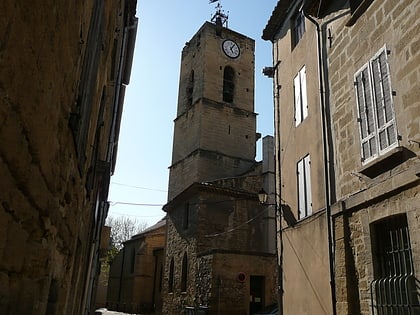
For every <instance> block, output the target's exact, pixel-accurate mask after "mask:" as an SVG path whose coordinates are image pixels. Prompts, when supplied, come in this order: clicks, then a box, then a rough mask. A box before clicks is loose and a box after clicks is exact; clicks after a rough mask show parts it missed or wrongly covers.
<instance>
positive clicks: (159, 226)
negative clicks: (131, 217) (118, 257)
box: [130, 217, 166, 240]
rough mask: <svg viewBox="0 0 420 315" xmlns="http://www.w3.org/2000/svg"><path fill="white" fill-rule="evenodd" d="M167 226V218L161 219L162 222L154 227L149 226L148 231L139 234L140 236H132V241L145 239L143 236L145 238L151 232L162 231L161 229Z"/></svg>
mask: <svg viewBox="0 0 420 315" xmlns="http://www.w3.org/2000/svg"><path fill="white" fill-rule="evenodd" d="M165 225H166V217H164V218H163V219H161V220H160V221H159V222H157V223H156V224H154V225H152V226H149V227H148V228H147V229H145V230H143V231H141V232H140V233H138V234H136V235H134V236H132V237H131V239H130V240H132V239H136V238H140V237H143V236H145V235H146V234H148V233H150V232H153V231H156V230H158V229H160V228H161V227H163V226H165Z"/></svg>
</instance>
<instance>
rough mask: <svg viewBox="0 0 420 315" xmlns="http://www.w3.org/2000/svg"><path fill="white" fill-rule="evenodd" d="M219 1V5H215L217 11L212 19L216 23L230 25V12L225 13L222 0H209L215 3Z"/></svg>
mask: <svg viewBox="0 0 420 315" xmlns="http://www.w3.org/2000/svg"><path fill="white" fill-rule="evenodd" d="M215 2H217V5H216V6H215V9H216V13H215V14H214V15H213V16H212V18H211V21H212V22H214V23H216V25H220V26H225V27H226V28H227V27H228V14H229V12H228V13H225V12H224V11H223V10H222V5H221V0H209V3H215Z"/></svg>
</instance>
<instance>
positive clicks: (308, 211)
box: [303, 155, 312, 215]
mask: <svg viewBox="0 0 420 315" xmlns="http://www.w3.org/2000/svg"><path fill="white" fill-rule="evenodd" d="M303 163H304V170H305V190H306V215H311V214H312V190H311V158H310V156H309V155H307V156H306V157H305V158H304V159H303Z"/></svg>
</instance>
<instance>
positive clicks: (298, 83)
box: [293, 66, 308, 126]
mask: <svg viewBox="0 0 420 315" xmlns="http://www.w3.org/2000/svg"><path fill="white" fill-rule="evenodd" d="M293 88H294V93H295V125H296V126H298V125H299V124H300V123H301V122H302V121H303V120H304V119H305V118H306V117H308V101H307V95H306V67H305V66H303V67H302V69H300V70H299V72H298V74H297V75H296V76H295V78H294V80H293Z"/></svg>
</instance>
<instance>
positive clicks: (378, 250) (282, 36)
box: [263, 0, 420, 314]
mask: <svg viewBox="0 0 420 315" xmlns="http://www.w3.org/2000/svg"><path fill="white" fill-rule="evenodd" d="M301 4H303V3H301ZM301 4H299V3H295V2H293V1H287V0H285V1H279V3H278V5H277V6H276V8H275V10H274V12H273V15H272V17H271V18H270V20H269V23H268V24H267V26H266V28H265V30H264V33H263V37H264V38H265V39H267V40H272V41H273V49H274V56H275V59H274V64H275V65H276V63H277V62H278V61H280V60H281V63H280V64H278V68H276V69H275V70H276V72H275V75H274V79H275V86H277V87H278V88H279V89H278V92H279V93H280V95H281V96H280V99H277V100H276V106H277V109H278V111H276V115H277V116H276V121H277V123H278V126H280V127H281V129H280V135H279V137H278V138H277V139H279V140H278V141H277V145H278V148H279V152H281V153H280V156H281V161H282V162H283V165H279V170H280V173H279V174H277V175H278V176H279V175H280V174H281V177H280V176H279V177H278V179H279V183H280V185H279V187H278V189H277V191H278V192H281V198H282V199H283V200H284V202H285V203H287V204H290V205H292V206H291V210H292V212H293V211H296V210H295V209H296V208H295V207H296V206H295V205H294V203H293V202H294V201H293V191H294V194H295V195H296V194H298V192H297V191H296V188H293V187H292V188H287V186H288V185H289V183H290V181H292V183H293V180H295V181H296V179H293V177H296V175H294V174H292V173H291V172H290V171H288V170H287V169H288V168H293V164H294V163H296V162H293V159H292V160H291V161H289V162H287V156H286V157H283V156H284V155H287V154H294V153H295V152H296V151H298V150H299V148H302V147H307V144H308V143H307V142H308V141H310V140H309V139H310V138H309V137H308V138H307V139H303V138H298V137H299V134H298V131H297V130H293V129H294V128H293V127H291V128H290V129H291V130H289V128H288V127H287V126H288V124H290V121H291V120H293V116H292V114H293V111H294V109H293V108H290V107H289V106H288V105H290V104H293V98H294V95H293V94H292V93H293V86H292V84H291V82H292V81H291V80H293V75H294V73H296V70H295V72H293V71H290V68H291V67H293V64H294V63H295V62H298V61H299V60H301V61H302V62H303V63H305V64H307V77H306V82H307V92H308V95H307V98H308V103H309V102H310V100H311V97H312V96H313V94H312V95H311V93H312V92H310V91H311V90H312V91H314V90H313V87H311V86H312V84H313V82H315V81H316V82H320V83H321V84H322V85H320V87H319V89H320V91H321V94H319V95H318V96H317V98H318V99H317V102H319V103H320V104H321V109H322V110H321V111H320V112H319V114H320V115H321V114H322V115H323V116H322V115H321V117H319V119H318V121H319V123H318V124H321V123H322V122H325V127H324V128H325V129H324V135H323V138H321V135H320V134H315V135H316V136H318V137H320V139H322V142H321V144H322V143H325V144H326V151H325V152H324V157H322V156H321V158H322V159H321V160H320V161H321V162H322V163H320V164H318V165H315V164H314V165H311V172H312V171H313V172H312V173H311V175H312V174H314V173H315V174H320V173H322V172H324V173H325V174H326V175H327V176H326V177H324V179H325V178H327V180H328V181H327V183H328V185H326V186H325V187H326V189H327V190H326V191H327V193H328V197H329V201H330V203H329V204H327V211H326V214H327V215H329V214H331V216H330V217H329V218H328V220H327V218H325V215H322V216H323V217H324V218H323V219H322V221H323V222H324V223H326V222H329V223H331V226H332V228H333V232H334V233H333V234H332V239H331V240H332V244H331V245H332V246H333V249H334V251H333V252H331V251H330V252H329V254H330V261H332V262H333V265H331V264H329V266H328V265H315V266H312V268H311V267H310V266H307V267H305V268H303V269H304V270H305V271H306V273H305V275H306V278H307V279H300V278H299V277H296V276H295V273H293V271H292V270H291V269H290V268H292V267H288V265H291V266H293V264H294V263H293V261H290V257H292V258H293V257H294V258H296V259H297V260H298V261H299V262H300V265H301V266H302V267H304V263H305V262H306V261H307V255H308V251H307V250H303V249H302V251H300V249H301V248H302V246H303V245H304V244H305V242H306V239H307V237H308V235H309V234H308V233H307V231H308V230H310V229H313V231H325V232H324V235H326V231H327V225H325V224H319V223H321V221H319V220H318V219H317V218H316V214H314V215H312V216H311V217H310V218H308V219H306V220H305V221H306V222H302V224H300V223H299V222H298V223H297V224H296V225H295V226H294V227H293V226H292V227H290V224H288V222H285V223H286V224H287V228H286V229H284V230H283V231H284V233H283V238H284V239H286V242H285V243H284V244H285V245H284V265H285V268H284V277H283V281H284V284H285V287H284V289H285V293H284V304H285V305H284V310H285V314H288V313H291V314H292V313H293V314H324V313H326V314H327V313H330V312H331V311H329V310H328V309H332V310H334V309H335V312H336V314H385V313H387V312H388V313H389V312H395V311H396V310H398V311H400V312H403V310H404V312H406V313H407V314H408V313H409V312H410V313H409V314H417V313H418V312H419V309H420V306H419V300H420V292H419V286H418V283H419V280H418V279H419V272H420V269H419V264H420V259H419V257H420V256H419V243H420V233H419V231H420V230H419V228H418V227H419V217H420V214H419V211H420V206H419V205H420V197H419V196H420V194H419V192H420V186H419V185H420V161H419V152H420V129H419V128H420V127H419V126H420V94H419V93H420V84H419V75H420V66H419V65H420V62H419V61H420V52H419V49H418V43H419V36H418V34H419V30H420V29H419V27H420V26H419V20H418V13H419V10H420V6H419V3H418V2H417V1H409V0H406V1H399V2H397V1H392V0H385V1H369V0H367V1H353V2H352V1H350V2H348V1H322V2H321V1H316V0H314V1H305V3H304V5H303V12H304V14H305V16H304V18H305V22H306V24H305V30H304V32H303V36H302V38H301V40H300V42H299V43H297V45H296V46H294V47H291V44H290V43H293V35H292V34H293V27H292V26H293V25H295V24H294V23H295V22H296V20H297V16H298V15H294V14H293V12H298V10H299V8H301V6H300V5H301ZM296 10H297V11H296ZM288 22H290V23H288ZM316 24H317V25H316ZM316 26H318V27H319V28H318V29H316V28H315V27H316ZM295 35H296V34H295ZM318 36H319V37H318ZM318 40H319V43H320V46H318V45H317V41H318ZM310 44H312V46H311V47H312V49H311V51H312V52H315V51H316V52H317V56H310V55H307V56H305V52H307V51H308V49H307V48H306V49H305V50H304V52H300V49H299V45H305V47H306V45H310ZM314 55H315V54H314ZM314 57H320V59H319V60H317V59H318V58H314ZM289 59H290V60H289ZM318 62H319V67H318V69H322V76H319V74H317V73H314V74H315V76H311V77H309V75H310V69H311V68H313V67H314V66H316V63H318ZM311 65H312V66H311ZM276 67H277V66H276ZM379 78H380V79H379ZM309 80H310V81H313V82H312V83H309V82H308V81H309ZM370 82H371V83H370ZM388 86H390V89H389V88H388ZM285 88H286V89H287V91H283V90H284V89H285ZM362 89H364V90H362ZM363 93H364V94H363ZM287 95H288V96H287ZM361 95H363V97H362V96H361ZM370 98H372V99H373V101H372V104H376V103H373V102H377V104H379V105H378V106H377V107H374V106H373V105H372V107H369V106H370V105H369V104H370V103H369V102H370ZM315 99H316V98H315ZM363 102H364V103H363ZM280 104H281V105H280ZM358 104H362V105H363V106H359V107H358ZM308 106H310V104H309V105H308ZM375 106H376V105H375ZM366 109H367V110H366ZM383 113H384V114H383ZM310 115H311V108H310V107H309V115H308V118H309V116H310ZM369 115H372V117H374V119H372V120H371V121H370V124H369V125H368V128H367V129H365V125H364V123H365V122H366V121H367V120H368V119H370V116H369ZM382 117H386V119H387V120H386V127H384V128H383V129H381V128H382V125H381V126H379V125H380V124H383V123H382V120H383V119H382ZM304 123H305V122H303V123H302V124H301V125H300V126H297V127H296V128H297V129H298V128H303V127H304V125H303V124H304ZM308 123H309V122H308ZM319 127H320V126H319ZM313 130H314V131H316V130H322V129H316V128H315V129H313ZM365 130H367V132H369V137H371V138H369V139H370V140H368V141H370V142H366V141H367V140H366V139H367V138H366V137H367V136H365ZM373 130H377V131H375V132H376V134H375V133H373V132H372V131H373ZM384 130H385V131H384ZM393 130H395V133H392V132H393ZM385 132H386V134H387V137H386V138H385V137H383V135H384V134H385ZM282 133H283V136H282ZM290 134H291V135H292V137H291V139H290V141H289V138H290V136H289V135H290ZM394 134H395V137H394ZM276 136H278V134H277V135H276ZM284 137H286V139H285V138H284ZM376 139H380V141H378V142H377V143H378V145H377V147H376V148H377V149H376V150H375V149H374V148H375V147H374V146H375V143H376V142H375V143H374V142H373V141H376ZM286 146H288V148H289V149H287V148H286ZM290 147H293V150H292V153H290V152H289V153H287V152H286V153H285V151H287V150H288V151H290ZM296 148H297V149H296ZM309 148H310V147H309ZM372 148H373V149H372ZM286 149H287V150H286ZM369 150H371V151H369ZM276 152H277V150H276ZM318 153H321V151H319V152H318ZM311 162H312V155H311ZM283 170H285V172H284V171H283ZM315 176H318V178H321V177H320V175H315ZM312 182H313V181H312ZM315 182H316V183H320V182H322V181H320V180H316V181H315ZM323 182H324V183H325V181H323ZM292 186H293V185H292ZM314 186H316V185H313V186H312V189H316V188H315V187H314ZM295 187H296V186H295ZM290 196H291V197H292V198H290ZM290 199H292V200H290ZM295 200H296V198H295ZM325 200H327V199H325ZM321 205H322V203H321ZM324 206H325V204H324ZM328 206H330V211H328ZM315 208H316V207H315ZM283 211H284V208H283ZM286 214H287V213H286V212H283V215H284V216H285V217H286ZM318 215H320V216H319V218H321V214H318ZM286 221H287V220H286ZM293 229H295V231H294V232H293ZM297 229H300V231H298V230H297ZM305 231H306V232H305ZM292 233H293V234H294V235H293V234H292ZM395 233H397V234H398V236H396V235H397V234H395ZM310 234H311V233H310ZM313 235H314V236H315V235H317V233H315V234H313ZM291 236H292V237H293V238H291ZM291 239H292V240H293V241H294V244H293V246H291V248H288V244H287V242H289V241H290V240H291ZM316 239H318V240H319V241H315V242H312V246H311V247H312V250H313V252H314V253H323V252H324V253H325V254H327V252H326V251H325V249H326V248H328V247H327V246H329V245H328V243H329V242H328V240H327V239H326V238H324V237H321V238H316V237H315V238H313V239H311V241H313V240H316ZM298 244H300V245H298ZM390 248H391V249H392V250H391V249H390ZM332 253H334V255H331V254H332ZM396 253H398V254H396ZM401 257H404V259H401ZM391 258H393V259H394V260H393V261H391V260H390V259H391ZM382 262H389V263H382ZM295 263H296V262H295ZM331 266H333V267H334V268H333V269H332V270H331V269H330V272H328V270H327V269H328V268H331ZM390 266H391V267H390ZM293 268H294V267H293ZM314 268H316V269H318V271H319V273H320V274H321V273H325V277H324V279H326V277H331V280H332V290H331V291H330V292H331V295H330V296H329V297H328V299H326V300H325V302H326V303H327V304H325V305H326V306H327V308H326V309H324V311H322V310H319V311H316V309H315V308H314V305H320V304H321V303H320V301H321V300H322V297H321V298H320V292H324V291H322V290H320V288H317V287H315V286H313V288H315V293H316V296H313V297H309V300H308V301H306V303H304V304H305V305H311V307H310V308H305V307H304V306H302V305H301V304H297V303H294V302H296V301H294V300H293V296H296V294H297V292H302V291H304V290H303V288H304V283H306V282H308V281H309V282H311V283H318V282H317V281H318V280H317V279H319V277H318V276H317V275H316V274H313V273H311V272H310V271H311V270H314ZM389 268H391V270H393V271H391V272H390V271H389V270H388V269H389ZM392 268H393V269H392ZM316 269H315V270H316ZM291 276H293V280H294V281H295V283H294V284H293V285H292V286H289V285H288V278H289V277H291ZM395 276H398V277H399V278H398V280H396V278H395ZM393 277H394V278H393ZM399 279H407V281H406V282H404V284H403V282H402V281H401V282H399V281H400V280H399ZM381 283H388V284H390V285H389V286H388V287H385V286H382V284H381ZM392 283H400V284H401V286H400V287H398V288H397V287H393V286H392V285H393V284H392ZM406 284H407V287H406V288H405V287H404V286H405V285H406ZM388 288H392V289H388ZM400 288H402V289H400ZM296 289H297V290H296ZM387 290H388V291H387ZM288 291H291V292H288ZM391 295H392V296H393V297H394V296H395V298H393V299H391V298H389V296H391ZM381 296H382V298H381ZM385 296H387V297H386V298H385ZM396 296H399V297H401V298H399V297H398V298H397V297H396ZM403 300H404V301H403ZM302 307H303V308H302ZM391 309H392V310H391Z"/></svg>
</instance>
